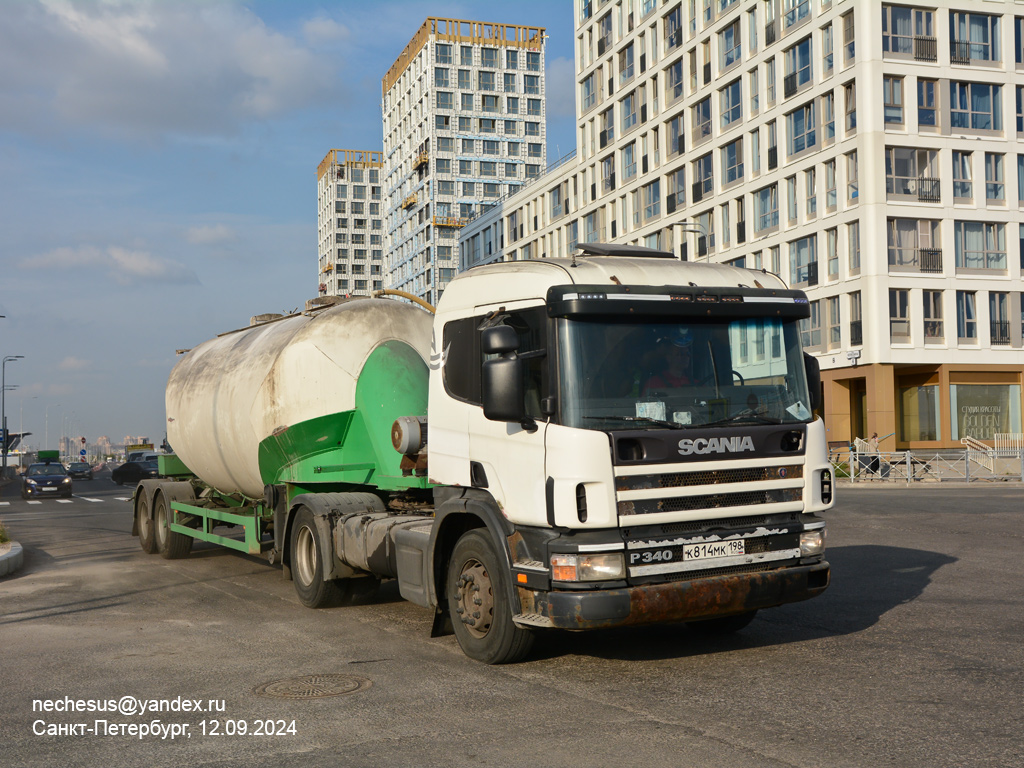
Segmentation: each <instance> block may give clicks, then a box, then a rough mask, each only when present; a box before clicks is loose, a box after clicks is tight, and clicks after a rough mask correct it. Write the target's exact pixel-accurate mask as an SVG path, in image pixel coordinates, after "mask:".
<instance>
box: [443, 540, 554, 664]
mask: <svg viewBox="0 0 1024 768" xmlns="http://www.w3.org/2000/svg"><path fill="white" fill-rule="evenodd" d="M507 578H508V576H507V574H506V572H505V569H504V568H503V567H502V565H501V562H500V560H499V559H498V555H497V553H496V552H495V551H494V545H493V544H492V543H491V541H490V539H489V538H488V536H487V534H486V533H482V532H480V531H476V530H474V531H469V532H468V533H465V534H463V536H462V538H460V539H459V540H458V542H457V543H456V544H455V549H454V551H453V552H452V557H451V560H450V561H449V562H448V580H447V591H448V613H449V616H450V617H451V620H452V625H453V626H454V627H455V637H456V638H457V639H458V641H459V646H460V647H461V648H462V651H463V652H464V653H465V654H466V655H467V656H469V657H470V658H472V659H476V660H477V661H482V662H484V663H485V664H508V663H512V662H516V661H519V660H521V659H522V658H523V657H525V656H526V654H527V653H529V652H530V649H531V648H532V647H533V641H534V635H533V633H532V632H530V631H529V630H526V629H522V628H521V627H517V626H516V625H515V624H514V623H513V621H512V606H511V604H510V601H509V597H508V594H509V591H508V590H509V587H508V583H507V581H506V579H507Z"/></svg>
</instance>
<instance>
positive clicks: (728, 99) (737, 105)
mask: <svg viewBox="0 0 1024 768" xmlns="http://www.w3.org/2000/svg"><path fill="white" fill-rule="evenodd" d="M718 93H719V94H720V96H721V105H720V106H721V112H722V127H723V128H724V127H725V126H727V125H730V124H732V123H735V122H736V121H737V120H739V119H740V118H741V117H742V116H743V115H742V103H741V101H740V98H741V97H740V80H739V78H737V79H736V80H734V81H733V82H731V83H729V85H727V86H725V88H722V89H721V90H720V91H719V92H718Z"/></svg>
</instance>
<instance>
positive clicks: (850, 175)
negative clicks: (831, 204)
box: [846, 151, 860, 203]
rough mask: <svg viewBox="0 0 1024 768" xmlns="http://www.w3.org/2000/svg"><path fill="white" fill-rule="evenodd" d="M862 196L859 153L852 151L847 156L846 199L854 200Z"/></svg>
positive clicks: (848, 200)
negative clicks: (858, 163) (858, 161)
mask: <svg viewBox="0 0 1024 768" xmlns="http://www.w3.org/2000/svg"><path fill="white" fill-rule="evenodd" d="M859 196H860V172H859V170H858V166H857V153H856V152H855V151H854V152H850V153H849V154H848V155H847V156H846V199H847V202H850V203H852V202H854V201H856V200H857V198H858V197H859Z"/></svg>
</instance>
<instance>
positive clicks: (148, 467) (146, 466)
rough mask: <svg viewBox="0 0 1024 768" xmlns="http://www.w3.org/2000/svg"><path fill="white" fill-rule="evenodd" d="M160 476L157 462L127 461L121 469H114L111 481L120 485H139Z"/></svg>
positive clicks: (111, 473)
mask: <svg viewBox="0 0 1024 768" xmlns="http://www.w3.org/2000/svg"><path fill="white" fill-rule="evenodd" d="M158 475H159V473H158V471H157V466H156V462H155V461H126V462H125V463H124V464H122V465H121V466H120V467H114V469H113V470H111V472H110V479H111V480H113V481H114V482H115V483H117V484H118V485H124V484H125V483H132V484H134V483H137V482H139V480H145V479H146V478H147V477H157V476H158Z"/></svg>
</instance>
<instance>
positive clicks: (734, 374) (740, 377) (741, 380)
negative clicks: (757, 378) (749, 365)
mask: <svg viewBox="0 0 1024 768" xmlns="http://www.w3.org/2000/svg"><path fill="white" fill-rule="evenodd" d="M732 375H733V376H735V377H736V378H737V379H739V380H740V384H746V383H747V382H745V381H744V380H743V376H742V375H741V374H740V372H739V371H733V372H732Z"/></svg>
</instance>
